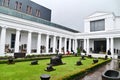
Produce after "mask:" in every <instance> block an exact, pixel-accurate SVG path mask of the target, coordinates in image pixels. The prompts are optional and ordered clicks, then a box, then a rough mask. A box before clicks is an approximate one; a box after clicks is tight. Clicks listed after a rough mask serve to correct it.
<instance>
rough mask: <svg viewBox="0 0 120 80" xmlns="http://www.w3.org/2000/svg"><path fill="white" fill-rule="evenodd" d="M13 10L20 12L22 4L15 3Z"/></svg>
mask: <svg viewBox="0 0 120 80" xmlns="http://www.w3.org/2000/svg"><path fill="white" fill-rule="evenodd" d="M15 9H16V10H18V11H21V10H22V3H20V2H18V1H16V4H15Z"/></svg>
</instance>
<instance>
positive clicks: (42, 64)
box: [0, 57, 103, 80]
mask: <svg viewBox="0 0 120 80" xmlns="http://www.w3.org/2000/svg"><path fill="white" fill-rule="evenodd" d="M79 58H80V57H66V58H63V59H62V61H63V62H64V63H66V64H65V65H60V66H54V68H55V69H56V70H55V71H52V72H46V71H44V69H45V68H46V67H47V63H49V62H50V60H49V59H46V60H39V65H30V62H31V61H26V62H17V63H15V64H12V65H8V64H0V80H40V78H39V77H40V75H41V74H50V76H51V79H50V80H58V79H59V78H60V77H62V76H64V75H67V74H69V73H71V72H74V71H77V70H80V69H84V68H87V67H89V66H91V65H93V64H92V60H93V59H88V58H86V60H82V63H83V65H81V66H76V65H75V63H76V61H77V60H79ZM101 61H103V60H99V62H101Z"/></svg>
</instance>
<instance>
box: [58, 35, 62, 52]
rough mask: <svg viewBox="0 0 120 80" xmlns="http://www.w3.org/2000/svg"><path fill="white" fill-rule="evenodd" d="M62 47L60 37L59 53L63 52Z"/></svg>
mask: <svg viewBox="0 0 120 80" xmlns="http://www.w3.org/2000/svg"><path fill="white" fill-rule="evenodd" d="M61 48H62V37H60V38H59V53H61V52H62V51H61Z"/></svg>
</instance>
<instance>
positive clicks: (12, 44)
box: [11, 34, 16, 48]
mask: <svg viewBox="0 0 120 80" xmlns="http://www.w3.org/2000/svg"><path fill="white" fill-rule="evenodd" d="M15 36H16V35H15V34H11V48H14V47H15Z"/></svg>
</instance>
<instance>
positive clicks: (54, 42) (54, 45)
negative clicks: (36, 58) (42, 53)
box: [53, 36, 56, 53]
mask: <svg viewBox="0 0 120 80" xmlns="http://www.w3.org/2000/svg"><path fill="white" fill-rule="evenodd" d="M55 49H56V36H54V37H53V53H56V52H55Z"/></svg>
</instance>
